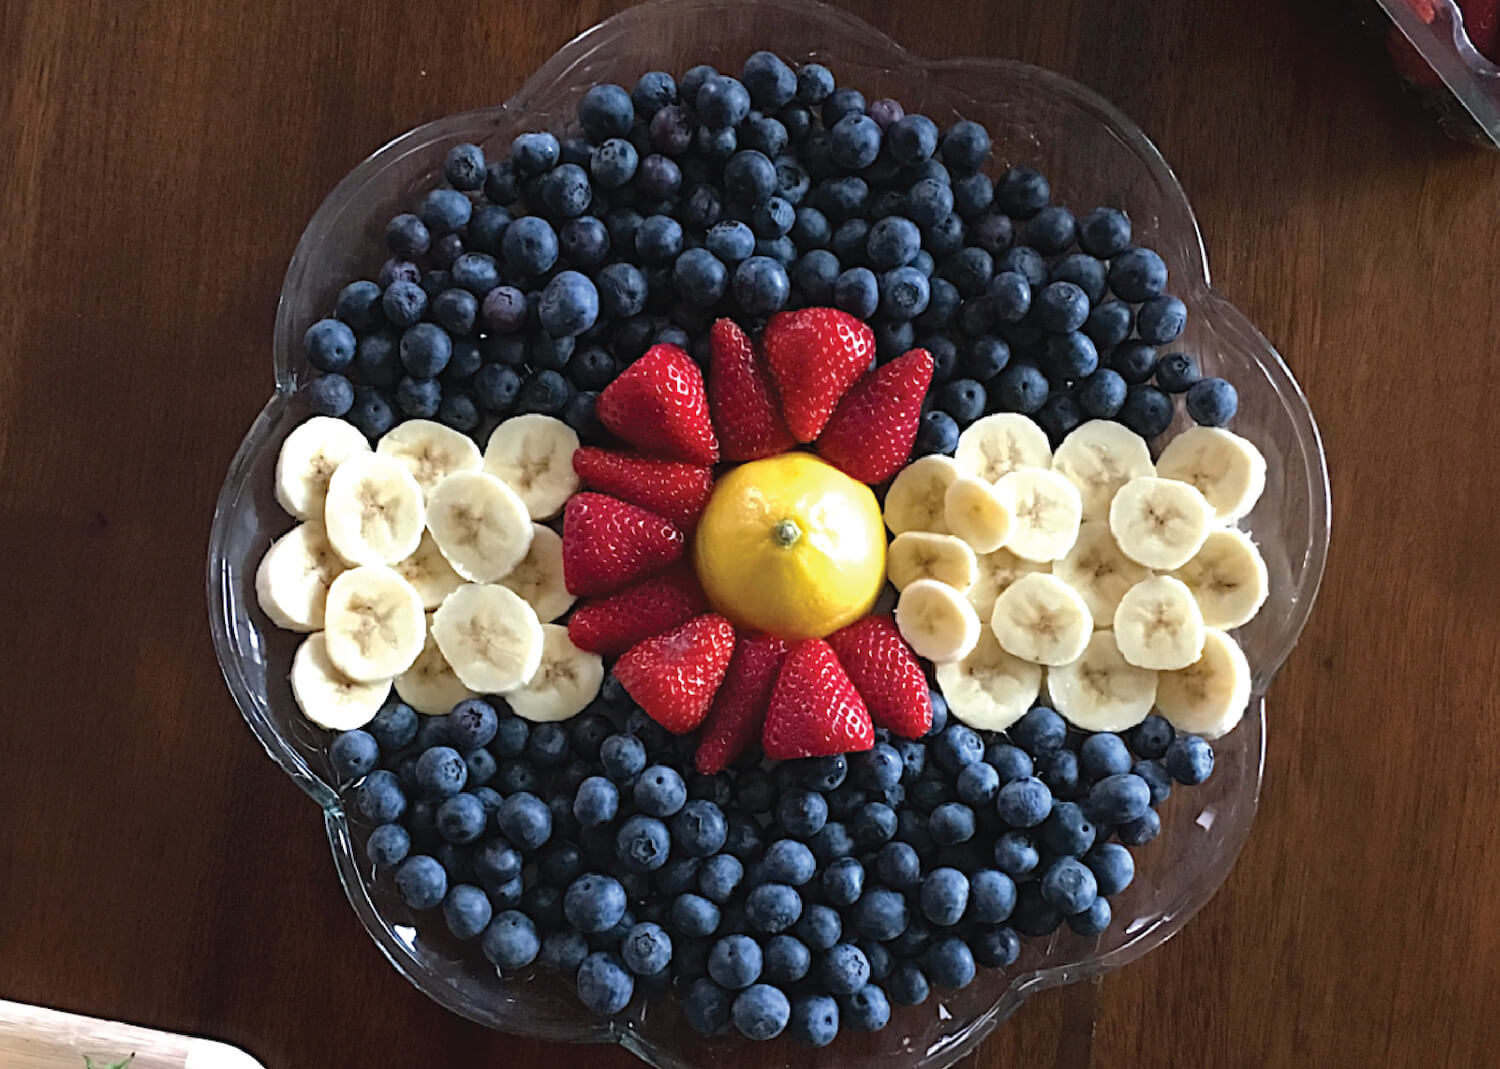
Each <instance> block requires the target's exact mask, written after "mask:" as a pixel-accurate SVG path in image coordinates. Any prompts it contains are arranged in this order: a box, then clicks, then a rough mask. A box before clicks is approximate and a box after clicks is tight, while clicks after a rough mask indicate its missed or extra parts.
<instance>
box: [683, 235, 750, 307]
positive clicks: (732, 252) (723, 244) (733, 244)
mask: <svg viewBox="0 0 1500 1069" xmlns="http://www.w3.org/2000/svg"><path fill="white" fill-rule="evenodd" d="M704 245H705V247H706V249H707V251H708V252H709V253H710V254H711V255H713V256H715V257H717V258H718V259H719V260H721V261H723V262H724V263H731V264H734V263H739V262H740V261H741V260H744V259H745V258H747V257H748V256H750V254H751V253H753V252H754V251H755V233H754V232H753V231H752V230H751V229H750V228H749V227H748V226H746V225H745V224H744V223H741V222H738V221H735V220H725V221H723V222H719V223H715V224H714V225H713V226H711V227H709V229H708V233H707V235H705V237H704ZM678 285H679V286H680V285H681V283H680V282H679V283H678ZM721 292H722V291H721Z"/></svg>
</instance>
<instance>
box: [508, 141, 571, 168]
mask: <svg viewBox="0 0 1500 1069" xmlns="http://www.w3.org/2000/svg"><path fill="white" fill-rule="evenodd" d="M561 154H562V146H561V145H560V144H559V143H558V140H557V138H556V137H554V136H552V135H551V134H548V133H529V134H521V135H519V136H518V137H517V138H516V139H515V140H514V141H512V142H511V143H510V158H511V162H512V163H514V164H515V167H516V169H517V170H518V171H520V172H521V173H522V174H541V173H542V172H543V171H550V170H551V169H552V168H554V167H556V166H557V161H558V158H559V157H560V156H561Z"/></svg>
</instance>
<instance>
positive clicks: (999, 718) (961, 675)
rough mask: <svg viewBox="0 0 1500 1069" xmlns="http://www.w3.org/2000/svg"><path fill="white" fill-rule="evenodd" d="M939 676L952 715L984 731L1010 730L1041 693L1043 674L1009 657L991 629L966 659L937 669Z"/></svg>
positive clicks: (982, 633)
mask: <svg viewBox="0 0 1500 1069" xmlns="http://www.w3.org/2000/svg"><path fill="white" fill-rule="evenodd" d="M936 675H937V685H938V689H939V690H941V691H942V692H943V698H944V699H945V700H946V701H947V702H948V709H949V711H950V712H952V713H953V715H954V716H956V717H958V718H959V719H960V720H962V721H963V722H964V723H965V724H968V725H969V726H970V727H971V728H978V729H979V730H981V731H1004V730H1005V729H1006V728H1008V727H1010V726H1011V725H1012V724H1014V723H1015V722H1016V721H1017V720H1019V719H1021V717H1023V716H1025V715H1026V711H1027V710H1028V709H1030V708H1031V706H1032V704H1033V703H1034V702H1035V701H1036V699H1037V695H1038V694H1040V693H1041V690H1042V670H1041V669H1040V668H1038V667H1037V666H1036V665H1034V664H1028V663H1027V662H1025V661H1023V660H1021V659H1020V658H1019V657H1012V656H1011V655H1010V654H1008V653H1006V652H1005V651H1004V650H1003V649H1001V648H1000V643H999V642H997V641H996V640H995V636H994V634H993V633H991V632H990V631H989V630H988V629H983V630H982V632H981V634H980V636H979V641H978V642H976V643H975V644H974V648H973V649H972V650H971V651H969V655H968V656H967V657H965V658H964V659H963V660H961V661H956V662H954V663H952V664H940V665H938V667H937V672H936Z"/></svg>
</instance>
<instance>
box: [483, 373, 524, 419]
mask: <svg viewBox="0 0 1500 1069" xmlns="http://www.w3.org/2000/svg"><path fill="white" fill-rule="evenodd" d="M520 392H521V376H520V374H519V373H517V371H516V369H515V368H512V367H505V366H503V365H500V364H486V365H485V366H484V367H482V368H480V369H479V372H478V374H476V375H475V376H474V396H475V398H476V399H477V400H478V401H479V404H480V405H481V406H482V407H483V408H485V409H486V410H488V411H490V412H496V413H501V414H504V413H507V412H509V411H510V409H511V406H512V405H514V404H515V402H516V397H517V395H518V394H520Z"/></svg>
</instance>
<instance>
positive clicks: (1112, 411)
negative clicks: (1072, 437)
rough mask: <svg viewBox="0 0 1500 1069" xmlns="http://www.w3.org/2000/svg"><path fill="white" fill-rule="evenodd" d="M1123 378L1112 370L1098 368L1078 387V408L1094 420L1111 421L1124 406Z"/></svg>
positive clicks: (1124, 386) (1124, 387)
mask: <svg viewBox="0 0 1500 1069" xmlns="http://www.w3.org/2000/svg"><path fill="white" fill-rule="evenodd" d="M1126 390H1127V387H1126V385H1125V380H1124V378H1122V377H1121V375H1120V373H1119V372H1118V371H1115V370H1114V369H1113V368H1107V367H1104V368H1099V369H1098V370H1097V371H1095V372H1094V373H1093V374H1091V375H1087V376H1085V377H1084V379H1083V381H1082V382H1081V383H1079V386H1078V407H1079V408H1080V409H1082V410H1083V412H1084V414H1085V415H1088V416H1091V417H1093V418H1094V419H1112V418H1113V417H1114V416H1115V415H1116V414H1117V413H1119V411H1120V409H1121V408H1122V407H1123V406H1124V404H1125V397H1126Z"/></svg>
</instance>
